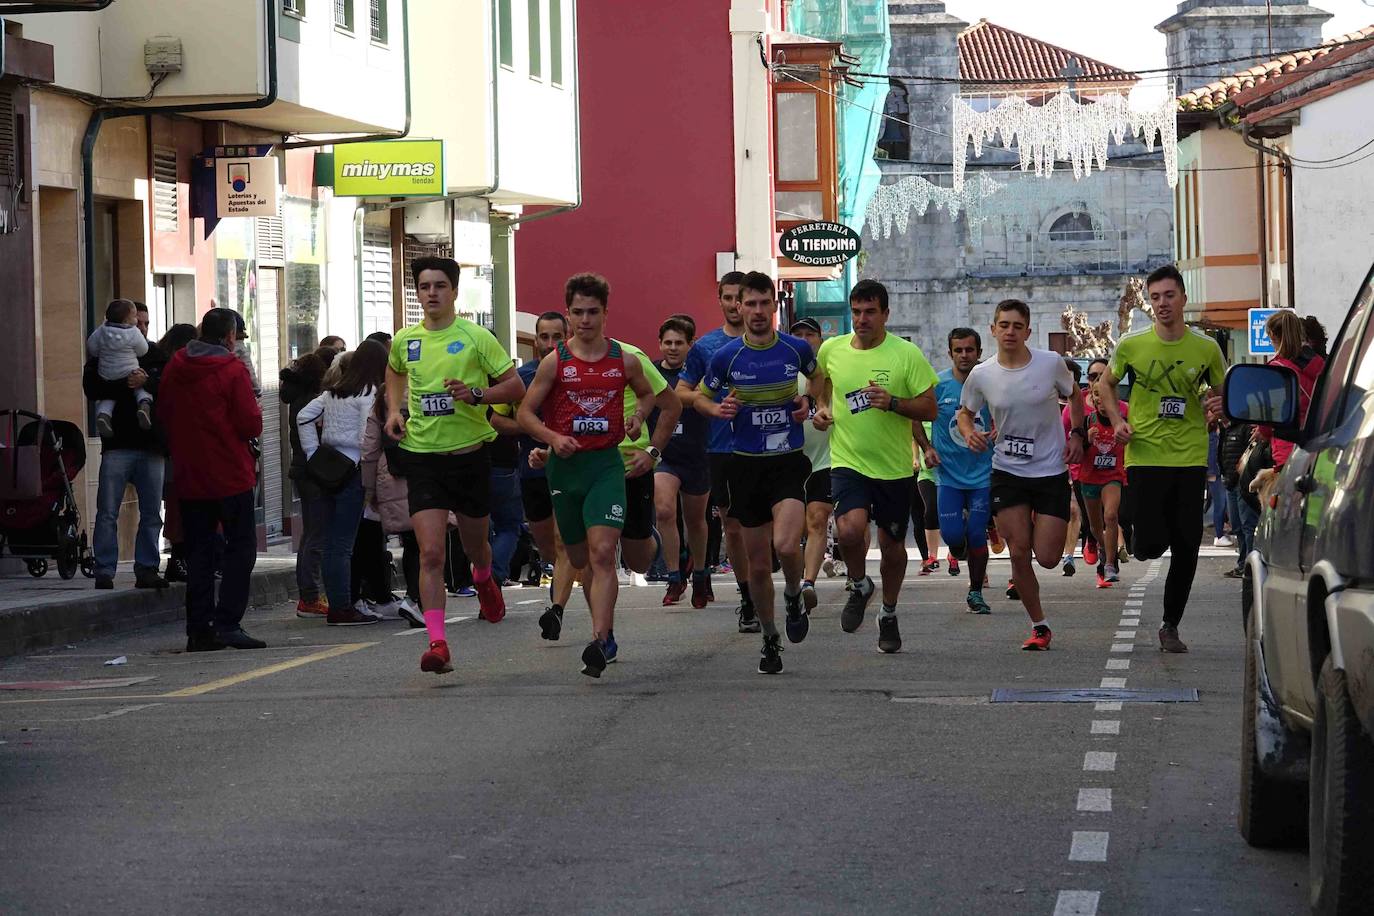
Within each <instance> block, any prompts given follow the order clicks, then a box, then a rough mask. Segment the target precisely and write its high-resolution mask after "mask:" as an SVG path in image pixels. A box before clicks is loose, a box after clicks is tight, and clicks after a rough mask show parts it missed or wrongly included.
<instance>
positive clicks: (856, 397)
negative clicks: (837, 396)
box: [844, 388, 873, 413]
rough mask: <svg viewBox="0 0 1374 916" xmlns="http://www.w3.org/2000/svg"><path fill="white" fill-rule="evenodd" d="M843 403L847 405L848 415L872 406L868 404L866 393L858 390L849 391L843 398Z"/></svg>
mask: <svg viewBox="0 0 1374 916" xmlns="http://www.w3.org/2000/svg"><path fill="white" fill-rule="evenodd" d="M844 402H845V403H846V404H847V405H849V412H850V413H861V412H863V411H865V410H868V408H869V407H871V406H873V405H871V404H869V402H868V392H867V391H865V390H864V389H862V388H860V389H859V390H858V391H851V392H849V394H847V395H845V396H844Z"/></svg>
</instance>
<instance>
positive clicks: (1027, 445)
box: [1002, 436, 1035, 461]
mask: <svg viewBox="0 0 1374 916" xmlns="http://www.w3.org/2000/svg"><path fill="white" fill-rule="evenodd" d="M1002 454H1004V455H1006V456H1007V457H1008V458H1016V459H1019V460H1023V461H1029V460H1030V459H1031V458H1034V457H1035V440H1034V439H1028V438H1026V437H1024V436H1003V437H1002Z"/></svg>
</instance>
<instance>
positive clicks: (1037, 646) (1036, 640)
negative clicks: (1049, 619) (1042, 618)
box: [1021, 624, 1050, 652]
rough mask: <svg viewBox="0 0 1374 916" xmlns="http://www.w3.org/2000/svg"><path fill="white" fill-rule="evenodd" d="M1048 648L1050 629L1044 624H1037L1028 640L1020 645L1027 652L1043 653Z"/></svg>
mask: <svg viewBox="0 0 1374 916" xmlns="http://www.w3.org/2000/svg"><path fill="white" fill-rule="evenodd" d="M1049 647H1050V628H1049V627H1047V626H1045V625H1044V624H1037V625H1036V626H1035V628H1034V629H1033V630H1031V635H1030V639H1028V640H1026V641H1025V642H1023V643H1021V648H1022V649H1023V650H1025V651H1027V652H1043V651H1044V650H1046V649H1048V648H1049Z"/></svg>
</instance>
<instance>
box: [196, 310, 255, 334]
mask: <svg viewBox="0 0 1374 916" xmlns="http://www.w3.org/2000/svg"><path fill="white" fill-rule="evenodd" d="M210 312H220V313H222V314H225V315H233V316H234V326H235V327H236V328H237V331H236V333H235V334H234V336H235V337H237V338H238V339H239V340H247V339H248V325H246V324H244V323H243V316H242V315H240V314H239V313H238V312H236V311H234V310H233V309H226V308H213V309H210ZM210 312H206V313H205V314H207V315H208V314H210Z"/></svg>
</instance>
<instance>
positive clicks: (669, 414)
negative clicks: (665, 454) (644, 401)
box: [649, 388, 682, 452]
mask: <svg viewBox="0 0 1374 916" xmlns="http://www.w3.org/2000/svg"><path fill="white" fill-rule="evenodd" d="M654 406H655V407H657V408H658V425H657V426H655V427H654V437H653V440H652V441H651V442H650V443H649V444H650V445H652V446H653V447H654V448H656V449H658V450H659V451H660V452H661V451H663V450H664V449H665V448H667V447H668V440H669V439H671V438H673V430H674V429H676V428H677V421H678V418H679V417H681V416H682V402H681V401H680V400H678V397H677V394H676V393H675V392H674V391H673V389H671V388H664V389H663V390H662V391H660V392H659V393H658V394H656V395H654Z"/></svg>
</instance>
